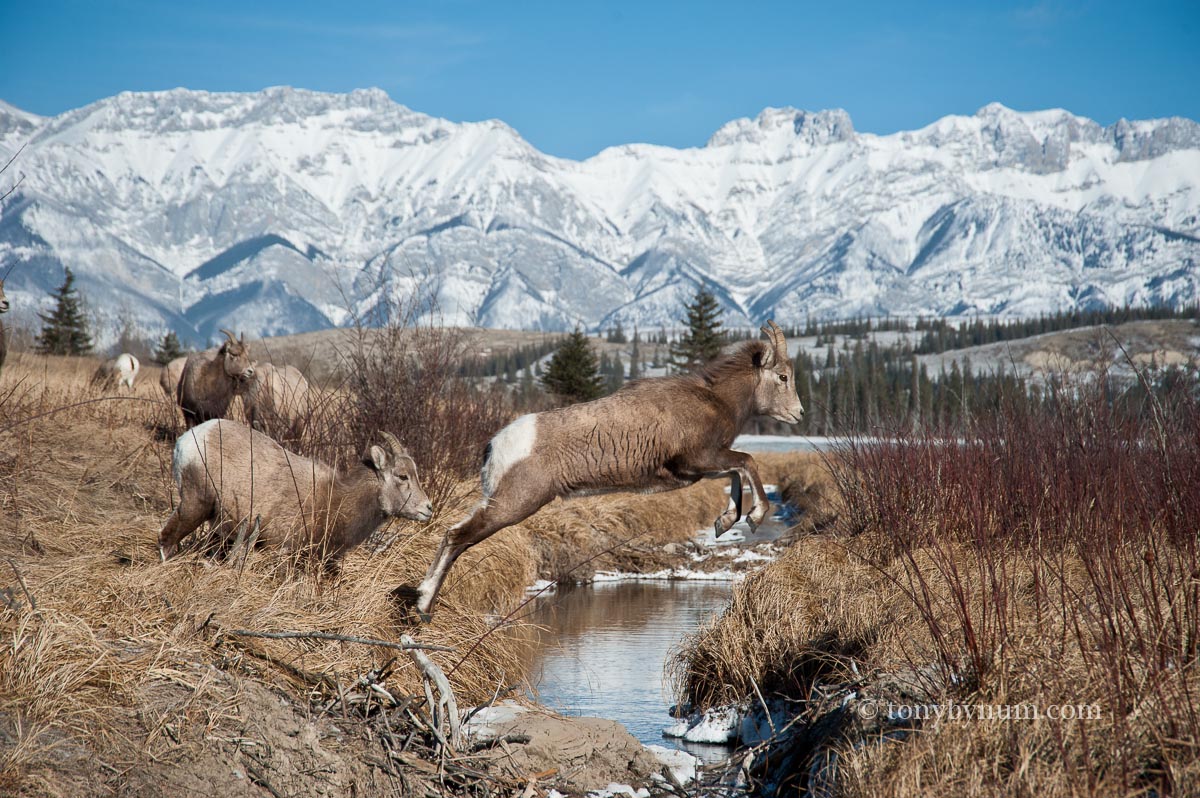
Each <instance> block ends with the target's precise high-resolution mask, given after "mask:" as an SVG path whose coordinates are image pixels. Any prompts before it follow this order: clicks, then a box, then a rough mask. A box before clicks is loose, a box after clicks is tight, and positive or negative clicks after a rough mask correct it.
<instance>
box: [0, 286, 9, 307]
mask: <svg viewBox="0 0 1200 798" xmlns="http://www.w3.org/2000/svg"><path fill="white" fill-rule="evenodd" d="M7 312H8V297H6V296H5V295H4V281H3V280H0V313H7Z"/></svg>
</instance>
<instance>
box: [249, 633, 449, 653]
mask: <svg viewBox="0 0 1200 798" xmlns="http://www.w3.org/2000/svg"><path fill="white" fill-rule="evenodd" d="M225 633H226V634H231V635H237V636H238V637H268V638H270V639H272V640H336V641H338V642H340V643H361V644H362V645H364V646H379V647H380V648H394V649H396V650H397V651H414V650H419V651H456V650H457V649H455V648H453V647H452V646H434V645H427V644H425V643H417V642H413V641H412V640H408V641H407V642H403V643H393V642H392V641H390V640H375V639H372V638H370V637H355V636H354V635H335V634H333V633H332V632H252V631H250V630H249V629H226V630H225ZM405 638H407V635H405Z"/></svg>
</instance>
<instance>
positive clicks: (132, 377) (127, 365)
mask: <svg viewBox="0 0 1200 798" xmlns="http://www.w3.org/2000/svg"><path fill="white" fill-rule="evenodd" d="M141 367H142V364H141V363H139V362H138V359H137V358H136V357H134V356H133V355H131V354H129V353H128V352H123V353H121V354H119V355H117V356H116V357H114V358H113V359H112V360H106V361H104V362H103V363H101V364H100V365H99V366H98V367H97V368H96V371H95V373H94V374H92V385H95V386H97V387H100V388H104V389H110V390H111V389H115V388H128V389H129V390H131V391H132V390H133V383H134V382H135V381H136V380H137V375H138V371H139V370H140V369H141Z"/></svg>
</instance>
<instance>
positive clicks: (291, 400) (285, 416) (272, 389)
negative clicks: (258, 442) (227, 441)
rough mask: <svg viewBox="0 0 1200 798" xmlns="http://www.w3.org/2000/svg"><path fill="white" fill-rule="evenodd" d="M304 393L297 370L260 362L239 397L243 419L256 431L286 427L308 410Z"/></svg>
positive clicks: (306, 388) (276, 429)
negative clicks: (243, 409)
mask: <svg viewBox="0 0 1200 798" xmlns="http://www.w3.org/2000/svg"><path fill="white" fill-rule="evenodd" d="M308 392H309V386H308V380H306V379H304V375H303V374H301V373H300V369H298V368H296V367H295V366H273V365H271V364H270V363H261V364H259V365H258V366H257V367H256V368H255V371H254V379H253V380H251V381H250V382H249V383H248V385H247V386H246V393H245V394H244V395H243V396H242V402H243V403H244V405H245V408H246V418H247V419H248V420H249V421H250V426H252V427H254V429H256V430H259V431H260V432H268V433H271V432H279V431H283V430H287V429H289V428H291V426H292V425H293V424H294V423H295V422H296V420H297V419H299V418H303V417H304V416H305V414H306V413H307V412H308V398H309V393H308Z"/></svg>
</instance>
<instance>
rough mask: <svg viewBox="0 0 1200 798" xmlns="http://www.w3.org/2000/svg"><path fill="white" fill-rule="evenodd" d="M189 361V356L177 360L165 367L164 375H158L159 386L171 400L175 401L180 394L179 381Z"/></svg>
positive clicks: (163, 369)
mask: <svg viewBox="0 0 1200 798" xmlns="http://www.w3.org/2000/svg"><path fill="white" fill-rule="evenodd" d="M187 359H188V356H187V355H183V356H182V357H177V358H175V359H174V360H172V361H171V362H170V363H168V364H167V365H165V366H163V368H162V373H160V374H159V375H158V384H159V385H161V386H162V389H163V393H165V394H166V395H167V398H169V399H174V398H175V397H176V396H177V395H178V394H179V381H180V379H182V377H183V367H184V366H185V365H187Z"/></svg>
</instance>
